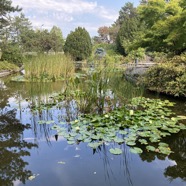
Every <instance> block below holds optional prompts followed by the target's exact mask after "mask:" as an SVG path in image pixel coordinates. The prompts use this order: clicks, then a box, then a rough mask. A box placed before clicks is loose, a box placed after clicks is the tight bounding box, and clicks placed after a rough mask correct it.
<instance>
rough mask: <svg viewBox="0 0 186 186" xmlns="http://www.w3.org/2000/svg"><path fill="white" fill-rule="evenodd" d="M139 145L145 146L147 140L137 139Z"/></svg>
mask: <svg viewBox="0 0 186 186" xmlns="http://www.w3.org/2000/svg"><path fill="white" fill-rule="evenodd" d="M138 141H139V142H140V143H141V144H144V145H147V144H148V143H147V140H145V139H139V140H138Z"/></svg>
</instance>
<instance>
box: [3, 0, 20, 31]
mask: <svg viewBox="0 0 186 186" xmlns="http://www.w3.org/2000/svg"><path fill="white" fill-rule="evenodd" d="M16 11H21V8H19V6H16V7H13V6H12V1H11V0H1V1H0V29H2V28H3V27H4V26H7V24H8V20H7V15H8V14H9V13H11V12H16Z"/></svg>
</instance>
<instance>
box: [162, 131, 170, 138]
mask: <svg viewBox="0 0 186 186" xmlns="http://www.w3.org/2000/svg"><path fill="white" fill-rule="evenodd" d="M160 135H161V136H163V137H166V136H170V135H171V134H170V133H168V132H161V133H160Z"/></svg>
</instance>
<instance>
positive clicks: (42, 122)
mask: <svg viewBox="0 0 186 186" xmlns="http://www.w3.org/2000/svg"><path fill="white" fill-rule="evenodd" d="M38 124H40V125H42V124H46V121H45V120H40V121H38Z"/></svg>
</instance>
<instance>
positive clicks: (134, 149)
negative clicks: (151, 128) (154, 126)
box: [130, 147, 143, 154]
mask: <svg viewBox="0 0 186 186" xmlns="http://www.w3.org/2000/svg"><path fill="white" fill-rule="evenodd" d="M130 152H132V153H135V154H141V153H142V152H143V150H142V149H140V148H138V147H134V148H130Z"/></svg>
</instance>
